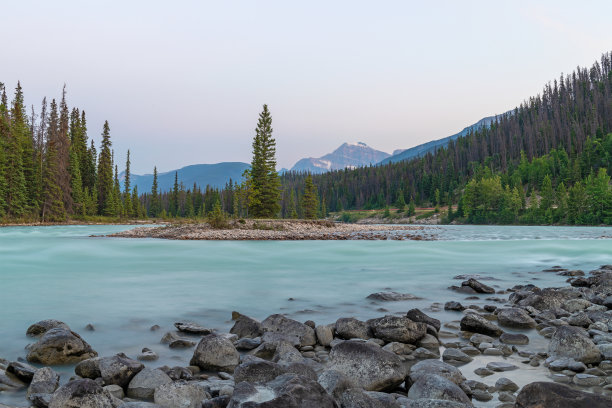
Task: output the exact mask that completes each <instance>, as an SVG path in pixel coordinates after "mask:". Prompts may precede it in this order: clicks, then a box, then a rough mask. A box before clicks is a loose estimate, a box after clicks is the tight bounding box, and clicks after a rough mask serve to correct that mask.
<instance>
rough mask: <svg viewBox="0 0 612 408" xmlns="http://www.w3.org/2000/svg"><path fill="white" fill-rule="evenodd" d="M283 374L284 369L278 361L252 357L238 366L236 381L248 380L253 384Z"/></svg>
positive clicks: (235, 375)
mask: <svg viewBox="0 0 612 408" xmlns="http://www.w3.org/2000/svg"><path fill="white" fill-rule="evenodd" d="M282 374H284V370H283V369H282V368H281V366H280V365H278V364H276V363H273V362H271V361H266V360H262V359H251V360H249V361H247V362H244V363H242V364H240V365H239V366H238V367H236V370H234V381H235V382H236V383H240V382H243V381H246V382H249V383H253V384H263V383H267V382H268V381H272V380H273V379H275V378H276V377H278V376H279V375H282Z"/></svg>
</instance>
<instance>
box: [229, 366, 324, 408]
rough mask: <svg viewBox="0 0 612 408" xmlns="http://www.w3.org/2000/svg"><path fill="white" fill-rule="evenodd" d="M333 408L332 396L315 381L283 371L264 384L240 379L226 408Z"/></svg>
mask: <svg viewBox="0 0 612 408" xmlns="http://www.w3.org/2000/svg"><path fill="white" fill-rule="evenodd" d="M258 407H261V408H264V407H265V408H335V407H336V403H335V401H334V399H333V398H332V397H331V396H330V395H329V394H327V392H326V391H325V390H324V389H323V387H321V385H320V384H319V383H317V382H316V381H314V380H312V379H310V378H306V377H301V376H299V375H296V374H284V375H281V376H279V377H277V378H276V379H274V380H273V381H270V382H268V383H267V384H265V385H259V386H255V385H253V384H251V383H248V382H241V383H239V384H237V385H236V387H235V388H234V393H233V394H232V399H231V400H230V403H229V405H228V408H258Z"/></svg>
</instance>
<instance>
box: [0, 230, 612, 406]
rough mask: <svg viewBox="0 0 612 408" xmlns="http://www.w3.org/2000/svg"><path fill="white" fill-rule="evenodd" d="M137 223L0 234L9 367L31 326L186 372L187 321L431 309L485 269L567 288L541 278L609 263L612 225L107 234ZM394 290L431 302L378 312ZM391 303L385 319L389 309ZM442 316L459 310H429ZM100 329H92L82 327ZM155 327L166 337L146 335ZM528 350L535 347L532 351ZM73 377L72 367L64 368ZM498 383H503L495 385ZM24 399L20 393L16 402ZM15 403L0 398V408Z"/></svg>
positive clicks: (1, 331) (503, 278) (0, 327)
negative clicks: (176, 329)
mask: <svg viewBox="0 0 612 408" xmlns="http://www.w3.org/2000/svg"><path fill="white" fill-rule="evenodd" d="M128 228H132V227H131V226H62V227H6V228H0V358H5V359H8V360H11V361H12V360H16V359H18V358H20V357H21V358H23V357H25V355H26V351H25V350H24V347H25V346H26V345H27V344H28V343H30V342H31V341H32V340H31V339H29V338H27V337H26V336H25V331H26V329H27V328H28V326H29V325H30V324H32V323H34V322H36V321H38V320H42V319H48V318H54V319H59V320H62V321H64V322H66V323H68V324H69V325H70V327H71V328H72V329H73V330H75V331H77V332H79V333H80V334H81V335H82V336H83V337H84V338H85V339H86V340H87V341H88V342H89V343H90V344H91V345H92V347H93V348H94V349H95V350H97V351H98V353H99V354H100V355H110V354H114V353H117V352H125V353H127V354H128V355H130V356H132V357H135V356H136V354H137V353H138V352H139V351H140V349H141V348H142V347H149V348H152V349H153V350H155V351H156V352H158V353H159V354H160V360H158V361H156V362H153V363H147V364H148V365H150V366H152V367H155V366H160V365H164V364H169V365H187V364H188V361H189V358H190V357H191V354H192V352H193V350H170V349H168V348H167V346H165V345H162V344H159V340H160V338H161V337H162V336H163V334H164V333H165V332H167V331H170V330H172V329H173V323H174V322H175V321H179V320H191V321H195V322H197V323H200V324H202V325H204V326H207V327H212V328H216V329H218V330H220V331H227V330H228V329H229V328H230V327H231V325H232V323H231V312H232V311H233V310H236V311H239V312H241V313H244V314H247V315H250V316H252V317H255V318H258V319H264V318H265V317H266V316H268V315H270V314H272V313H285V314H287V315H288V316H290V317H292V318H295V319H297V320H300V321H305V320H308V319H312V320H314V321H315V322H317V324H319V323H331V322H334V321H335V320H336V319H337V318H339V317H347V316H355V317H357V318H360V319H367V318H371V317H377V316H381V315H384V314H386V313H399V312H405V311H407V310H408V309H410V308H413V307H420V308H422V309H423V310H425V311H429V310H430V309H429V308H430V306H431V305H432V303H435V302H440V303H444V302H446V301H448V300H459V301H462V302H463V303H464V304H465V303H467V304H485V303H491V302H490V301H486V300H485V299H484V296H481V298H482V299H480V300H478V301H466V300H464V299H465V297H466V296H467V295H465V294H459V293H455V292H453V291H450V290H448V286H450V285H453V284H458V282H460V281H458V280H455V279H453V277H455V276H456V275H459V274H479V275H482V276H483V277H486V278H490V279H492V280H488V281H486V283H487V284H489V285H492V286H494V287H496V288H497V289H505V288H508V287H511V286H513V285H515V284H519V283H534V284H536V285H539V286H555V285H557V286H561V285H563V284H564V282H565V278H564V277H561V276H558V275H556V274H554V273H544V272H541V270H542V269H545V268H548V267H551V266H553V265H561V266H563V267H566V268H571V269H583V270H584V271H588V270H591V269H594V268H595V267H597V266H599V265H602V264H611V263H612V240H611V239H610V238H611V237H612V228H598V227H584V228H583V227H497V226H440V227H437V226H436V227H425V228H427V230H428V231H430V232H432V233H433V234H434V236H436V237H437V238H438V239H437V240H435V241H296V242H293V241H280V242H276V241H262V242H253V241H169V240H156V239H119V238H100V237H91V235H102V234H108V233H112V232H116V231H121V230H125V229H128ZM383 290H394V291H398V292H403V293H412V294H414V295H417V296H419V297H422V298H423V299H422V300H415V301H407V302H386V303H375V302H371V301H370V300H368V299H366V296H368V295H369V294H370V293H373V292H377V291H383ZM380 308H385V309H386V310H387V311H382V310H380ZM431 314H433V315H434V316H436V317H438V318H440V319H441V320H443V321H451V320H458V319H460V318H461V314H460V313H451V312H438V313H431ZM89 323H91V324H93V325H94V326H95V329H96V330H95V331H93V332H89V331H86V330H85V329H84V327H85V326H86V325H87V324H89ZM154 324H157V325H159V326H161V329H160V330H158V331H154V332H153V331H150V330H149V328H150V327H151V326H152V325H154ZM532 347H538V344H537V343H536V344H533V345H532ZM60 371H62V372H63V373H65V375H64V376H63V378H68V373H70V372H71V371H72V367H64V368H60ZM493 382H494V381H493ZM21 398H22V397H21ZM16 400H17V398H16V397H15V396H10V395H7V394H3V393H0V402H3V401H4V402H7V401H12V402H13V403H15V401H16Z"/></svg>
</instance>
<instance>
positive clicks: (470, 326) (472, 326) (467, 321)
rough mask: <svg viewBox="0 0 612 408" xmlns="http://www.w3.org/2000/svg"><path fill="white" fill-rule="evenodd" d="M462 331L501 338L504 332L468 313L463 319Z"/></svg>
mask: <svg viewBox="0 0 612 408" xmlns="http://www.w3.org/2000/svg"><path fill="white" fill-rule="evenodd" d="M460 324H461V330H464V331H468V332H472V333H480V334H486V335H488V336H495V337H499V336H501V334H502V333H503V331H502V330H501V329H500V328H499V327H497V326H496V325H495V324H493V323H491V322H490V321H488V320H487V319H485V318H484V317H482V316H481V315H479V314H476V313H468V314H466V315H465V316H463V318H462V319H461V322H460Z"/></svg>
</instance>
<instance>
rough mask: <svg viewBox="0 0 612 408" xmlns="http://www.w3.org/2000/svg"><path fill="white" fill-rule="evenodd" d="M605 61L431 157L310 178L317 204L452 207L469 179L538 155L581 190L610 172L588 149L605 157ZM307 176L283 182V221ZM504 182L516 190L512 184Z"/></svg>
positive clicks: (333, 207)
mask: <svg viewBox="0 0 612 408" xmlns="http://www.w3.org/2000/svg"><path fill="white" fill-rule="evenodd" d="M611 61H612V54H611V53H606V54H604V55H602V57H601V59H600V61H597V62H595V63H594V64H593V66H592V67H591V68H588V69H587V68H577V69H576V70H575V71H574V72H573V73H571V74H570V75H567V76H564V75H561V77H560V78H559V79H558V80H555V81H553V82H552V83H548V84H547V85H546V86H545V87H544V90H543V92H542V94H541V95H537V96H535V97H532V98H529V99H528V100H526V101H525V102H523V103H522V104H521V105H520V106H518V107H517V108H515V109H514V110H512V111H510V112H508V113H506V114H503V115H499V116H497V117H496V118H495V120H494V121H493V123H492V124H491V125H490V126H489V127H484V128H480V129H473V130H472V131H470V132H469V133H468V134H467V135H466V136H465V137H461V138H459V139H457V140H455V141H451V142H450V143H449V144H448V146H447V147H445V148H441V149H439V150H437V151H436V152H434V153H428V154H426V155H425V156H423V157H420V158H415V159H412V160H407V161H402V162H399V163H389V164H386V165H379V166H368V167H362V168H358V169H353V170H349V169H345V170H338V171H332V172H328V173H324V174H321V175H316V176H314V178H313V179H314V183H315V185H316V186H317V192H318V196H319V197H321V198H320V200H321V203H323V202H325V206H326V211H343V210H352V209H377V208H378V209H382V208H385V207H387V206H392V205H394V204H395V203H396V202H398V201H399V196H400V195H401V196H402V197H401V201H402V202H404V203H414V204H416V205H420V206H436V205H451V204H457V203H459V201H460V200H461V198H462V196H463V191H464V189H465V187H466V185H467V184H468V182H469V181H470V180H471V179H473V178H475V177H476V178H478V175H479V174H481V173H482V172H483V169H485V168H487V169H489V171H490V172H491V174H500V175H502V174H506V175H508V174H509V175H510V177H511V176H512V175H513V174H514V173H515V170H516V169H517V167H518V166H519V165H521V163H523V165H524V163H525V162H526V161H527V162H529V163H532V162H533V161H534V160H535V162H536V165H535V166H536V167H537V166H539V164H538V163H540V162H541V161H542V160H549V159H550V158H546V159H545V158H544V156H547V155H548V156H550V157H553V156H554V157H557V156H559V157H567V161H568V163H569V164H568V170H567V171H568V172H569V173H568V174H569V175H568V176H567V177H566V178H565V179H563V180H561V181H563V183H564V186H565V187H566V188H569V187H570V186H573V185H574V184H575V183H577V182H578V181H580V183H581V184H583V185H584V183H586V181H587V178H588V177H589V176H590V175H592V177H597V175H598V171H599V168H600V167H605V168H607V169H608V174H609V173H610V168H609V163H608V164H602V163H596V162H595V161H594V159H593V156H592V153H591V151H592V150H593V149H595V150H597V149H603V150H605V151H607V152H608V153H609V152H610V145H609V144H606V143H607V142H605V141H604V137H603V135H606V134H608V133H610V132H611V131H612V62H611ZM585 151H586V153H585ZM548 156H547V157H548ZM598 157H599V156H598ZM554 160H565V159H554ZM555 171H556V170H555ZM545 173H546V172H545V171H542V170H541V169H540V170H538V171H537V175H536V176H534V177H536V180H533V181H532V180H530V179H526V180H525V184H524V186H523V188H524V191H523V194H526V195H529V194H530V190H529V189H530V188H531V189H533V188H534V184H533V183H537V185H538V186H539V187H536V188H541V182H542V181H543V179H544V177H545ZM306 177H307V175H306V174H300V173H295V172H288V173H285V174H284V175H283V176H282V177H281V181H282V186H283V195H282V200H281V213H282V214H283V216H287V214H290V213H291V211H292V210H291V208H292V207H291V196H294V197H296V196H298V195H299V194H300V192H301V191H303V186H304V183H305V178H306ZM500 177H501V176H500ZM549 177H551V180H553V179H554V178H555V177H556V176H555V175H554V174H552V173H551V174H550V175H549ZM555 180H557V179H555ZM553 184H554V185H555V186H556V185H558V182H557V181H555V182H554V183H553ZM503 185H509V184H508V183H505V184H503ZM510 185H511V187H512V188H513V187H514V186H516V187H517V189H518V185H517V184H516V183H515V184H510ZM519 193H520V191H519ZM592 219H599V218H597V217H596V218H592ZM568 222H572V220H569V219H568ZM574 222H575V221H574Z"/></svg>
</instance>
